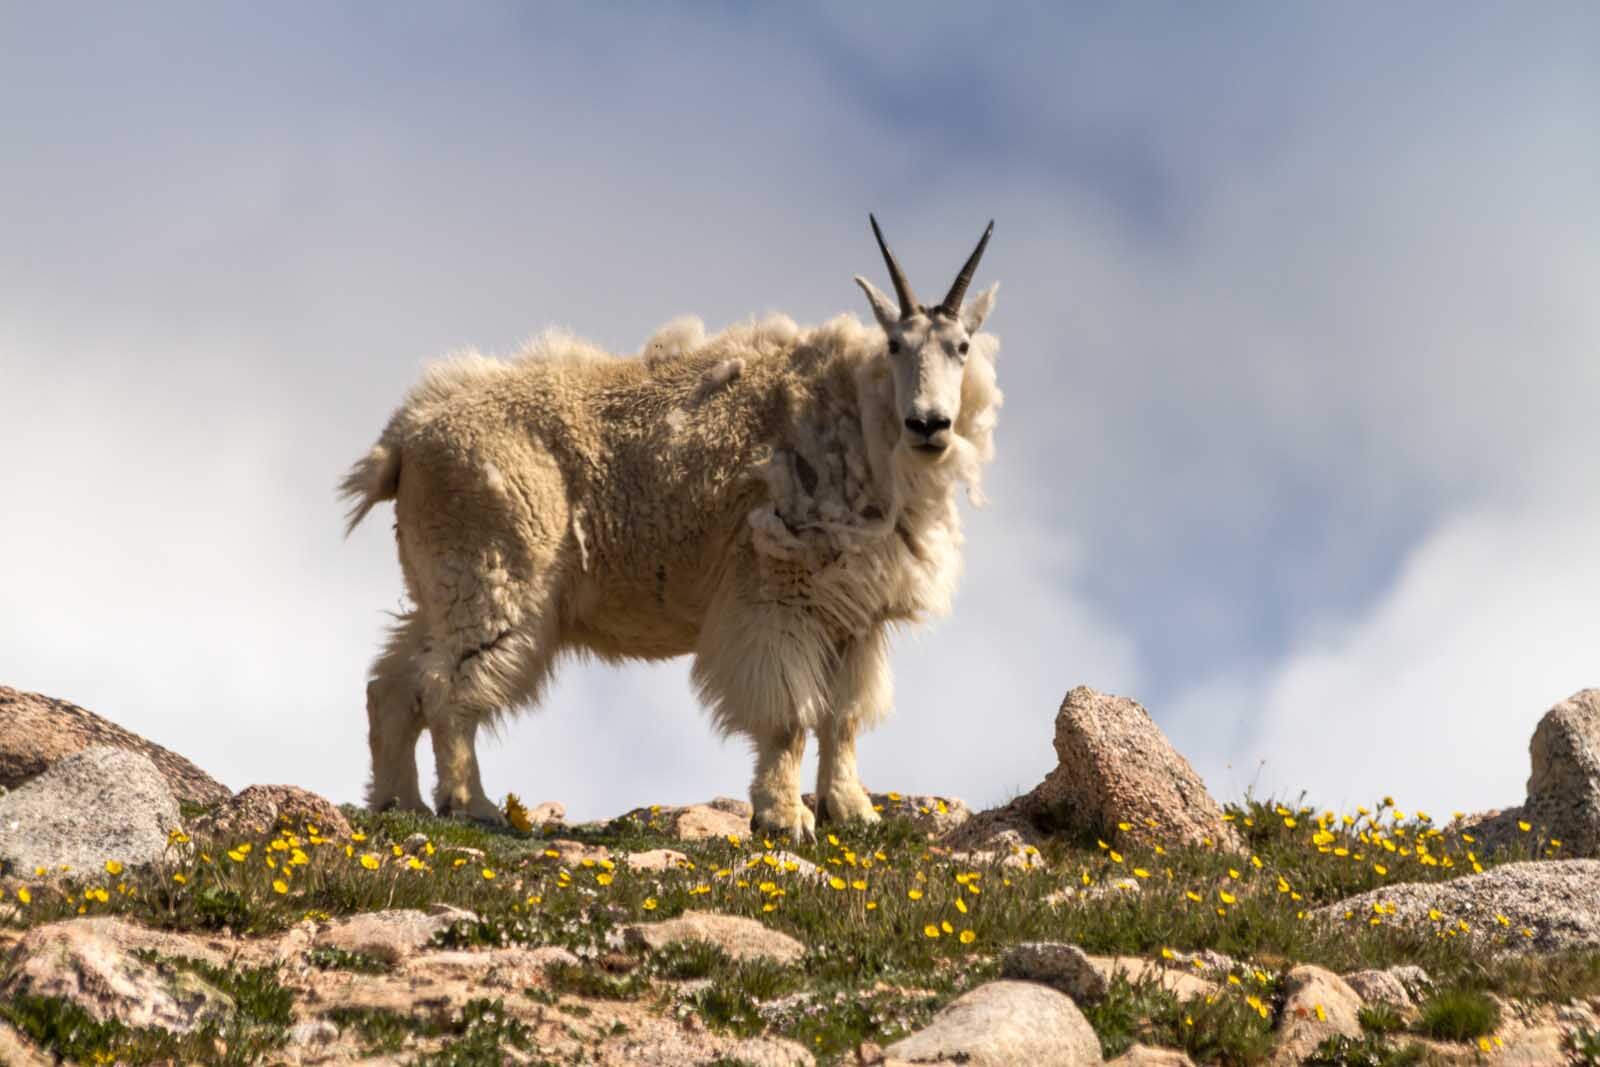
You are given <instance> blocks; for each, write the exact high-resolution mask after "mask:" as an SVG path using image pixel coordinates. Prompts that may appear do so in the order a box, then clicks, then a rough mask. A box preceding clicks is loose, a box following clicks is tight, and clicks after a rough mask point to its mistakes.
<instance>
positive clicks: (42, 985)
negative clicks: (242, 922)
mask: <svg viewBox="0 0 1600 1067" xmlns="http://www.w3.org/2000/svg"><path fill="white" fill-rule="evenodd" d="M139 950H148V951H154V952H156V953H157V954H158V955H162V956H171V957H189V958H194V959H201V960H204V961H205V962H207V963H211V964H215V965H219V966H220V965H222V964H223V963H224V962H225V959H226V958H225V957H224V955H223V954H222V953H221V952H218V951H217V950H215V949H214V948H211V947H210V946H208V945H206V944H205V943H204V942H203V941H201V940H200V939H198V938H190V937H184V936H182V935H175V934H162V933H159V932H156V931H152V930H146V929H144V928H142V927H139V926H135V925H133V924H132V923H126V922H123V921H122V920H120V919H116V918H112V917H109V916H99V917H96V918H92V919H72V920H68V921H65V922H57V923H49V924H47V925H45V926H38V927H35V928H33V929H32V930H29V931H28V932H27V933H26V934H24V935H23V936H22V939H21V940H20V941H18V942H17V944H16V945H15V946H13V947H12V949H11V952H10V954H9V962H10V974H9V975H8V976H7V978H6V980H5V983H4V984H3V985H0V998H10V997H18V996H24V995H32V996H41V997H61V998H64V999H66V1000H70V1001H72V1002H73V1003H74V1004H77V1005H78V1006H79V1007H81V1008H83V1009H84V1010H85V1011H87V1012H88V1013H89V1014H90V1015H92V1016H94V1017H95V1018H96V1019H99V1020H101V1021H102V1022H104V1021H109V1020H112V1019H115V1020H118V1021H120V1022H123V1023H126V1024H127V1025H128V1026H133V1027H139V1026H159V1027H161V1028H163V1029H166V1030H173V1031H178V1032H184V1031H188V1030H192V1029H194V1028H195V1027H196V1026H199V1025H200V1024H201V1023H203V1022H205V1021H207V1020H211V1019H220V1018H221V1017H223V1016H225V1015H226V1014H228V1012H230V1011H231V1010H232V1009H233V1003H232V1001H230V1000H229V999H228V998H227V997H226V996H225V995H224V994H222V993H221V992H219V991H218V990H216V989H214V988H213V987H212V986H210V985H209V984H207V983H206V982H204V981H202V980H201V979H199V978H198V977H196V976H195V975H193V974H189V973H167V972H165V971H163V969H161V968H158V967H156V966H154V965H152V964H149V963H146V962H144V961H143V960H141V959H139V958H138V956H136V955H134V953H135V952H136V951H139Z"/></svg>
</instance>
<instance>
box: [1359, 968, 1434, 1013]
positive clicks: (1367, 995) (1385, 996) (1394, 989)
mask: <svg viewBox="0 0 1600 1067" xmlns="http://www.w3.org/2000/svg"><path fill="white" fill-rule="evenodd" d="M1344 983H1345V985H1347V986H1349V987H1350V988H1351V989H1353V990H1354V991H1355V994H1356V996H1358V997H1360V998H1361V1001H1362V1003H1364V1004H1366V1005H1367V1006H1368V1007H1388V1008H1393V1009H1394V1010H1395V1011H1398V1012H1399V1013H1400V1014H1401V1016H1402V1017H1405V1018H1408V1019H1409V1018H1410V1017H1411V1016H1412V1015H1415V1014H1416V1010H1417V1004H1416V1001H1414V1000H1412V999H1411V994H1410V992H1408V991H1407V989H1406V986H1405V983H1404V982H1402V981H1401V980H1400V978H1399V976H1397V975H1395V974H1393V973H1392V972H1390V971H1373V970H1367V971H1355V972H1353V973H1351V974H1347V975H1344Z"/></svg>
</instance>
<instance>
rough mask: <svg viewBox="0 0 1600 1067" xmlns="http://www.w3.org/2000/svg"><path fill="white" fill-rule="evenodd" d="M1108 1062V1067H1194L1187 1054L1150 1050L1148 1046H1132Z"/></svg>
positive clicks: (1169, 1050)
mask: <svg viewBox="0 0 1600 1067" xmlns="http://www.w3.org/2000/svg"><path fill="white" fill-rule="evenodd" d="M1109 1062H1110V1067H1194V1061H1193V1060H1191V1059H1190V1058H1189V1056H1188V1054H1187V1053H1184V1052H1180V1051H1179V1050H1178V1049H1175V1048H1151V1047H1150V1046H1149V1045H1134V1046H1133V1047H1132V1048H1130V1049H1129V1050H1128V1051H1126V1052H1124V1053H1123V1054H1122V1055H1120V1056H1118V1057H1117V1058H1116V1059H1114V1060H1111V1061H1109Z"/></svg>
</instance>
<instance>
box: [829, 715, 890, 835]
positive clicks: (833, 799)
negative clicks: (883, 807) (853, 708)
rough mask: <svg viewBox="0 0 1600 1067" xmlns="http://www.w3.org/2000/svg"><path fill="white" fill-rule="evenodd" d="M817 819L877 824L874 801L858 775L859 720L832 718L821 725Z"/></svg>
mask: <svg viewBox="0 0 1600 1067" xmlns="http://www.w3.org/2000/svg"><path fill="white" fill-rule="evenodd" d="M817 817H818V818H819V819H822V820H825V821H830V822H851V821H859V822H865V823H874V822H877V821H878V820H879V816H878V813H877V812H876V811H873V810H872V798H871V797H869V796H868V795H867V790H866V787H865V786H863V785H862V784H861V778H860V776H859V775H858V774H857V773H856V721H855V720H854V719H850V718H830V719H827V720H825V721H823V722H822V723H821V724H819V725H818V726H817Z"/></svg>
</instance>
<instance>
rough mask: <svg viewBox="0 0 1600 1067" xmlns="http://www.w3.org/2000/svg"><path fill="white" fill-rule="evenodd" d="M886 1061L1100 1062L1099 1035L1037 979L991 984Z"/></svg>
mask: <svg viewBox="0 0 1600 1067" xmlns="http://www.w3.org/2000/svg"><path fill="white" fill-rule="evenodd" d="M884 1054H885V1056H886V1057H887V1059H888V1060H890V1061H894V1060H904V1061H908V1062H911V1063H938V1062H955V1063H961V1064H965V1065H967V1067H1015V1065H1017V1064H1030V1065H1032V1067H1077V1065H1079V1064H1097V1063H1103V1062H1104V1060H1103V1058H1102V1057H1101V1055H1100V1039H1099V1038H1098V1037H1096V1036H1095V1032H1094V1030H1093V1029H1092V1028H1091V1027H1090V1026H1089V1023H1088V1021H1087V1020H1086V1019H1084V1017H1083V1013H1082V1012H1080V1011H1079V1010H1078V1006H1077V1005H1076V1004H1074V1003H1073V1002H1072V1001H1071V999H1070V998H1068V997H1066V996H1063V995H1062V994H1060V993H1057V992H1056V991H1055V990H1053V989H1049V988H1047V987H1045V986H1042V985H1038V984H1036V983H1033V982H1008V981H999V982H988V983H986V984H984V985H981V986H978V987H977V988H976V989H973V990H970V991H969V992H967V993H964V994H962V995H961V996H959V997H957V998H956V999H955V1000H954V1001H952V1002H951V1003H950V1004H948V1005H947V1006H946V1007H945V1008H944V1010H942V1011H940V1012H939V1014H938V1015H936V1016H934V1018H933V1021H932V1022H931V1023H929V1024H928V1026H927V1028H926V1029H924V1030H921V1031H918V1032H917V1033H915V1034H912V1035H911V1036H910V1037H907V1038H905V1039H903V1040H900V1041H896V1042H895V1043H894V1044H892V1045H890V1046H889V1047H888V1048H886V1049H884Z"/></svg>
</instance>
